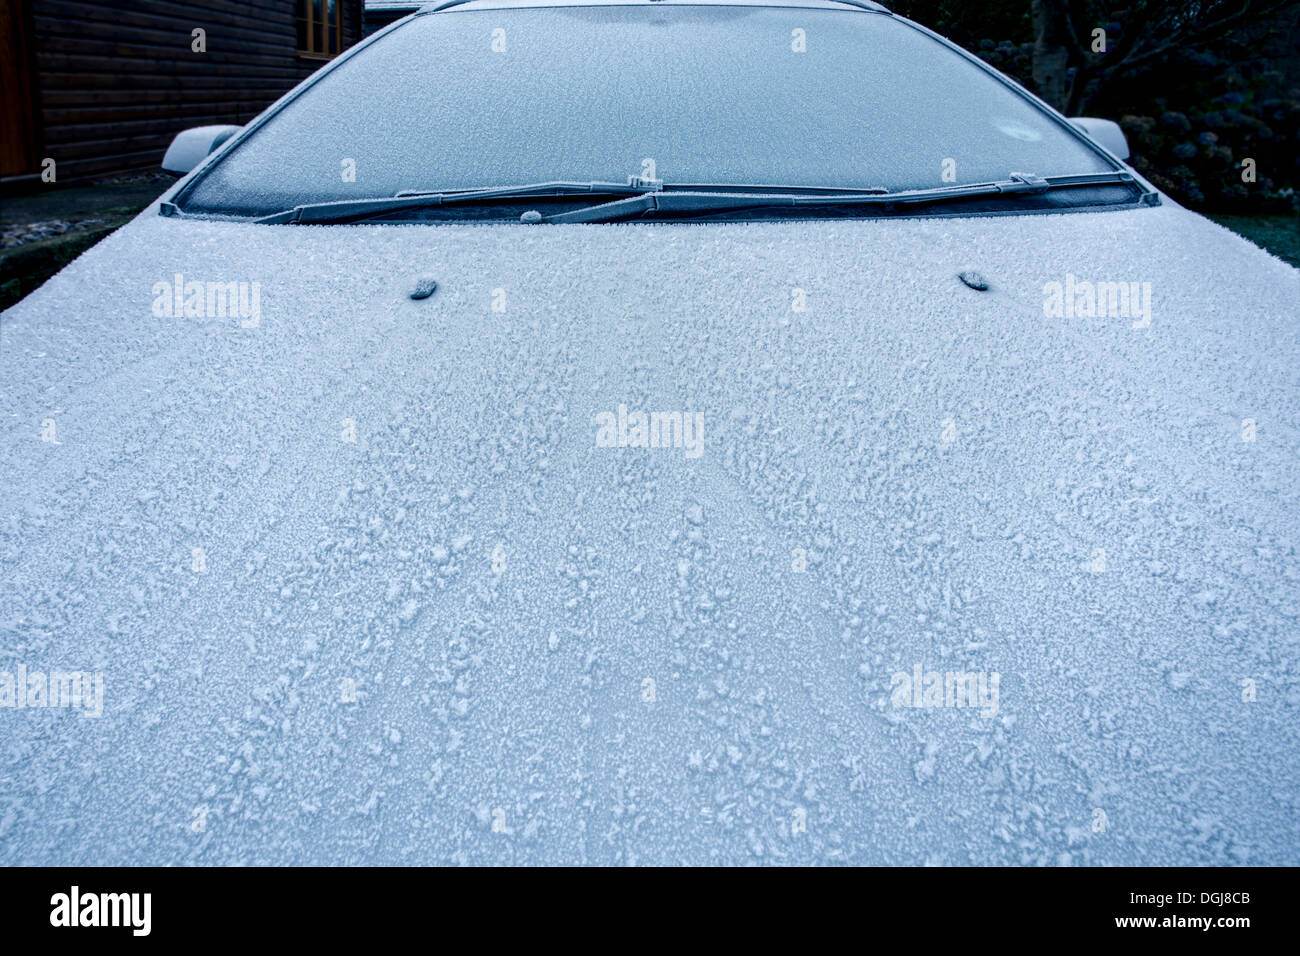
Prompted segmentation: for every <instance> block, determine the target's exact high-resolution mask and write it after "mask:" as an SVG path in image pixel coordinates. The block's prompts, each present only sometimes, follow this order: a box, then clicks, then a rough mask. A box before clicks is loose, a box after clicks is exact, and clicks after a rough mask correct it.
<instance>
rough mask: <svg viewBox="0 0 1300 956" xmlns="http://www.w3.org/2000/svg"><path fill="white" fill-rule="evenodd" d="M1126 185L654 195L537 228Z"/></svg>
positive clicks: (1029, 182)
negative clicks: (659, 215)
mask: <svg viewBox="0 0 1300 956" xmlns="http://www.w3.org/2000/svg"><path fill="white" fill-rule="evenodd" d="M1098 185H1101V186H1105V185H1128V186H1136V185H1137V181H1136V180H1135V179H1134V178H1133V177H1132V176H1131V175H1130V174H1128V173H1123V172H1107V173H1085V174H1081V175H1076V176H1052V177H1049V178H1046V179H1044V178H1042V177H1040V176H1035V175H1033V174H1031V173H1012V174H1011V176H1010V178H1009V179H1005V180H998V181H996V182H989V183H972V184H969V185H965V186H940V187H936V188H934V189H913V190H905V191H902V192H893V193H891V192H887V191H884V190H845V191H843V192H839V193H829V194H828V193H815V194H799V193H795V194H790V193H767V192H737V191H733V192H696V191H689V190H686V191H681V192H671V193H669V192H655V193H647V194H645V195H641V196H630V197H627V198H623V199H618V200H615V201H614V202H608V203H601V204H599V205H595V206H587V207H586V208H584V209H575V210H573V211H572V212H564V213H557V214H556V215H553V216H543V217H541V218H540V219H538V220H536V221H538V222H551V223H561V222H568V223H573V222H614V221H617V220H620V219H629V218H632V217H635V216H653V215H655V214H657V213H660V212H663V213H668V214H680V213H692V212H699V213H709V212H734V211H736V210H744V209H762V208H770V207H783V206H804V207H817V206H864V207H871V206H880V207H908V206H919V205H926V204H932V203H942V202H952V201H960V200H964V199H979V198H987V197H993V196H1007V197H1012V196H1034V195H1040V194H1042V193H1047V192H1051V191H1053V190H1057V189H1073V188H1078V187H1082V186H1098Z"/></svg>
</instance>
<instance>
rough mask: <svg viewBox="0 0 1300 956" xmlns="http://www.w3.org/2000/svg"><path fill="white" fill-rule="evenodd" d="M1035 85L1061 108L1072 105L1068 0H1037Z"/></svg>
mask: <svg viewBox="0 0 1300 956" xmlns="http://www.w3.org/2000/svg"><path fill="white" fill-rule="evenodd" d="M1033 15H1034V86H1036V87H1037V90H1035V92H1036V93H1038V95H1039V96H1041V97H1042V98H1043V99H1045V100H1047V102H1048V103H1049V104H1051V105H1052V106H1054V107H1055V108H1056V109H1058V110H1065V109H1066V108H1067V107H1068V106H1069V99H1070V80H1069V77H1068V76H1067V71H1068V70H1069V68H1070V46H1069V44H1070V28H1069V26H1068V23H1067V20H1066V18H1067V16H1068V15H1069V14H1068V12H1067V0H1033Z"/></svg>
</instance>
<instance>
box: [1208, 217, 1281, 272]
mask: <svg viewBox="0 0 1300 956" xmlns="http://www.w3.org/2000/svg"><path fill="white" fill-rule="evenodd" d="M1206 218H1207V219H1213V220H1214V221H1215V222H1217V223H1218V224H1219V225H1221V226H1226V227H1227V228H1229V229H1231V230H1232V231H1233V232H1235V233H1236V234H1237V235H1239V236H1242V237H1243V238H1245V239H1249V240H1250V241H1251V242H1253V243H1254V244H1255V245H1257V246H1259V247H1260V248H1261V249H1266V250H1268V251H1269V252H1271V253H1273V255H1275V256H1277V257H1278V258H1279V259H1281V260H1282V261H1283V262H1289V263H1291V265H1293V266H1295V267H1296V268H1297V269H1300V213H1298V214H1296V215H1293V216H1219V215H1210V214H1207V215H1206Z"/></svg>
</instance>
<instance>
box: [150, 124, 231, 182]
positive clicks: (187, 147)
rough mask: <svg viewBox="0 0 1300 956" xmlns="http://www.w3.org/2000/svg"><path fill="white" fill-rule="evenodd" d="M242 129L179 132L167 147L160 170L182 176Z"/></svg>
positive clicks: (226, 127)
mask: <svg viewBox="0 0 1300 956" xmlns="http://www.w3.org/2000/svg"><path fill="white" fill-rule="evenodd" d="M243 128H244V127H242V126H196V127H194V128H193V129H186V130H181V132H179V133H177V134H176V138H175V139H174V140H172V144H171V145H170V146H168V147H167V155H166V156H164V157H163V161H162V168H163V169H165V170H167V172H169V173H176V174H177V175H181V176H183V175H184V174H185V173H188V172H189V171H190V170H191V169H193V168H194V167H195V166H197V165H198V164H199V163H201V162H203V160H204V159H206V158H207V156H208V154H209V153H211V152H212V151H213V150H215V149H216V148H217V147H218V146H220V145H221V144H222V143H224V142H225V141H226V140H228V139H230V137H232V136H234V135H235V134H236V133H238V132H239V131H240V130H241V129H243Z"/></svg>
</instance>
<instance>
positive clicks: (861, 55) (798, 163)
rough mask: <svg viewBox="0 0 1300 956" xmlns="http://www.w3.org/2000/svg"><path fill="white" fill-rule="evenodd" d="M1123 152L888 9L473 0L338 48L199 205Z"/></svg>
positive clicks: (839, 171) (198, 192)
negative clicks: (1096, 146)
mask: <svg viewBox="0 0 1300 956" xmlns="http://www.w3.org/2000/svg"><path fill="white" fill-rule="evenodd" d="M648 160H649V161H652V162H650V163H648V162H647V161H648ZM348 161H352V163H349V162H348ZM352 164H354V168H355V178H354V179H353V178H352V177H351V175H350V174H345V170H347V169H348V168H349V167H351V166H352ZM1109 168H1110V166H1109V165H1108V164H1107V163H1106V161H1105V160H1103V159H1102V158H1101V157H1100V156H1099V155H1097V154H1096V153H1094V152H1093V151H1092V150H1090V149H1089V148H1088V147H1087V146H1085V145H1084V144H1083V143H1081V142H1080V141H1079V140H1077V139H1075V138H1074V137H1073V136H1072V135H1071V134H1070V133H1068V132H1067V131H1065V130H1064V129H1062V128H1061V126H1060V124H1059V123H1058V122H1057V121H1056V120H1054V119H1053V118H1052V117H1051V116H1049V115H1048V114H1047V113H1045V112H1043V111H1042V110H1040V109H1038V108H1037V107H1035V106H1034V105H1032V104H1031V103H1030V102H1028V101H1027V100H1025V99H1024V98H1022V97H1021V96H1019V95H1017V94H1016V93H1015V92H1013V91H1012V90H1010V89H1008V88H1007V87H1005V86H1004V85H1003V84H1001V83H1000V82H998V80H996V79H995V78H994V77H992V76H989V75H987V74H986V73H984V72H983V71H982V70H980V69H979V68H978V67H976V66H974V65H973V64H971V63H969V62H967V61H966V60H965V59H964V58H963V57H962V56H960V55H959V54H957V53H955V52H954V51H952V50H950V49H948V48H946V47H944V46H943V45H942V44H940V43H938V42H936V41H935V40H933V39H931V38H930V37H928V36H926V35H925V34H923V33H921V32H919V31H917V30H916V29H914V28H912V27H910V26H908V25H906V24H905V23H902V22H899V21H897V20H895V19H893V18H891V17H889V16H885V15H881V14H875V13H865V12H862V11H858V10H847V9H846V10H832V9H812V8H797V7H735V6H699V7H695V6H625V7H579V8H568V9H557V8H531V9H512V10H482V11H473V10H462V11H448V12H445V13H438V14H430V15H425V16H421V17H417V18H416V19H414V20H412V21H411V22H409V23H407V24H406V25H404V26H401V27H399V28H398V29H396V30H395V31H393V32H392V33H390V34H389V35H388V36H386V37H383V38H381V39H380V40H379V41H378V42H377V43H375V44H373V45H371V46H370V47H368V48H367V49H365V50H362V51H360V52H359V53H358V54H357V55H356V56H354V57H352V58H351V59H349V60H347V61H345V62H343V63H341V64H339V66H338V67H337V68H336V69H334V70H333V71H331V72H330V73H328V74H327V75H325V76H323V77H322V78H321V80H320V81H319V82H318V83H317V84H316V85H315V86H313V87H312V88H310V89H309V90H307V91H306V92H305V93H304V94H303V95H301V96H300V97H299V98H298V99H296V100H295V101H293V102H292V103H290V104H289V105H288V106H286V107H285V108H284V109H283V110H282V111H280V113H279V114H278V115H276V116H275V118H274V119H273V120H271V122H270V123H268V124H267V125H266V126H264V127H263V128H262V129H260V130H258V131H257V132H256V133H255V134H254V135H253V136H252V137H251V138H250V139H249V140H247V141H246V142H245V143H243V144H242V145H241V146H240V147H238V148H237V149H236V150H235V151H234V152H233V153H231V154H230V155H229V156H228V157H227V158H226V159H225V160H223V161H222V162H221V163H220V164H219V165H218V166H216V167H215V168H214V169H213V170H212V171H211V172H210V173H209V174H208V175H207V176H206V177H205V178H204V179H203V180H202V181H201V182H199V183H198V185H197V187H196V188H195V189H194V191H193V192H192V193H191V194H190V196H189V197H188V198H187V199H186V200H184V201H183V206H184V207H185V208H186V209H187V210H189V211H209V212H221V213H235V214H247V213H269V212H273V211H276V210H279V209H283V208H288V207H290V206H294V205H297V204H300V203H307V202H320V201H327V200H333V199H350V198H359V197H371V196H391V195H393V194H395V193H397V192H399V191H401V190H440V189H459V188H466V187H476V186H496V185H519V184H524V183H533V182H543V181H551V180H569V181H582V182H586V181H592V180H600V181H613V182H618V183H623V182H626V181H627V178H628V176H630V175H646V174H647V173H650V174H652V175H653V177H654V178H659V179H662V180H664V181H665V182H666V183H669V184H683V183H711V184H713V183H716V184H737V185H740V184H743V185H799V186H823V187H841V188H847V187H875V186H881V187H885V188H887V189H889V190H899V189H908V188H928V187H934V186H941V185H944V184H945V182H957V183H974V182H985V181H989V180H997V179H1005V178H1006V177H1007V175H1008V174H1009V173H1011V172H1027V173H1034V174H1037V175H1039V176H1054V175H1066V174H1072V173H1088V172H1099V171H1105V170H1108V169H1109ZM945 171H946V172H947V173H948V177H947V178H946V179H945V178H944V173H945Z"/></svg>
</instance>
